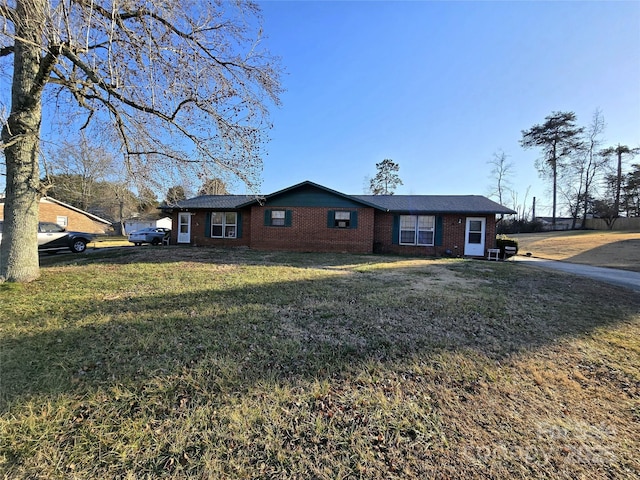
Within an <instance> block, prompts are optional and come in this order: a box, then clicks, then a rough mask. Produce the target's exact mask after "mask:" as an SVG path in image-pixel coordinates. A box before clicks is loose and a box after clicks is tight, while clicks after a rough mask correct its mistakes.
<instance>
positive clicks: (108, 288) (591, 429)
mask: <svg viewBox="0 0 640 480" xmlns="http://www.w3.org/2000/svg"><path fill="white" fill-rule="evenodd" d="M46 263H47V266H45V267H44V268H43V271H42V277H41V279H40V280H38V281H36V282H33V283H32V284H28V285H11V284H4V285H0V342H1V343H0V374H1V381H2V388H1V397H0V472H1V473H2V475H3V476H4V477H6V478H65V479H68V478H83V479H84V478H162V477H166V478H212V479H219V478H278V479H280V478H299V479H306V478H318V479H335V478H367V479H377V478H379V479H389V478H398V479H400V478H402V479H407V478H409V479H410V478H415V479H424V478H458V479H464V478H478V477H492V478H567V479H568V478H587V477H589V478H637V476H638V475H640V463H639V460H638V454H637V453H638V451H639V450H640V340H639V339H640V298H638V296H635V295H633V294H630V293H629V292H625V291H621V290H619V289H617V288H615V287H611V286H608V285H603V284H598V283H595V282H593V281H591V280H587V279H582V278H575V277H569V276H566V275H563V274H561V273H552V272H544V275H541V274H540V271H539V270H537V269H530V268H527V267H526V266H521V265H518V264H515V263H512V262H486V261H484V262H483V261H467V260H425V259H415V258H401V257H385V256H374V255H361V256H356V255H321V254H295V255H291V254H285V253H261V252H255V251H250V250H219V249H206V248H200V249H196V248H177V247H166V248H130V249H120V250H108V249H105V250H102V251H100V250H99V251H96V252H92V253H90V254H88V255H84V256H72V255H68V256H60V257H54V258H51V259H46Z"/></svg>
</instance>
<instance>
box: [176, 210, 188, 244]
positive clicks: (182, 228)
mask: <svg viewBox="0 0 640 480" xmlns="http://www.w3.org/2000/svg"><path fill="white" fill-rule="evenodd" d="M178 243H191V214H190V213H179V214H178Z"/></svg>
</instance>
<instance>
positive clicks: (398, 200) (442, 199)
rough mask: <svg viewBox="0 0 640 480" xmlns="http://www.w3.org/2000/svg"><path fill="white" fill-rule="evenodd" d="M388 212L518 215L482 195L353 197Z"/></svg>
mask: <svg viewBox="0 0 640 480" xmlns="http://www.w3.org/2000/svg"><path fill="white" fill-rule="evenodd" d="M352 197H353V198H355V199H358V200H361V201H363V202H367V203H370V204H373V205H376V206H377V207H378V208H380V209H382V210H386V211H388V212H409V213H479V214H480V213H484V214H488V213H503V214H511V213H516V212H514V211H513V210H511V209H510V208H506V207H503V206H502V205H500V204H499V203H496V202H494V201H493V200H489V199H488V198H486V197H483V196H481V195H352Z"/></svg>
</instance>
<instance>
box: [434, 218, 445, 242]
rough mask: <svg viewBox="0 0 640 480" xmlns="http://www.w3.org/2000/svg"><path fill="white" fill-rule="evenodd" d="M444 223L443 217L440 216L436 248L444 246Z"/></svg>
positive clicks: (437, 221)
mask: <svg viewBox="0 0 640 480" xmlns="http://www.w3.org/2000/svg"><path fill="white" fill-rule="evenodd" d="M443 230H444V222H443V221H442V216H440V215H438V216H437V217H436V234H435V237H436V238H435V240H434V243H435V245H436V247H441V246H442V237H443V236H444V231H443Z"/></svg>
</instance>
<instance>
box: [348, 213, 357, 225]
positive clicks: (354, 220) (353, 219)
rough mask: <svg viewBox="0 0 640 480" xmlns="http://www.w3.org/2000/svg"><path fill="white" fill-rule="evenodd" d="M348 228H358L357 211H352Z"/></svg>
mask: <svg viewBox="0 0 640 480" xmlns="http://www.w3.org/2000/svg"><path fill="white" fill-rule="evenodd" d="M349 228H358V211H357V210H354V211H352V212H351V222H350V223H349Z"/></svg>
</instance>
